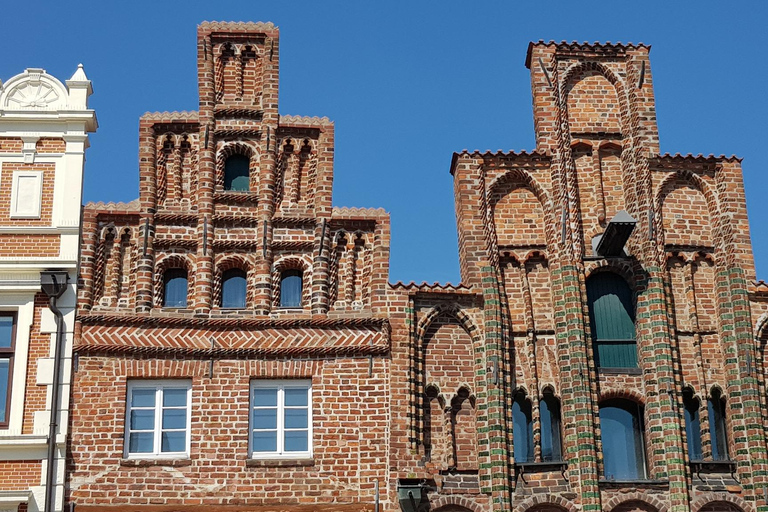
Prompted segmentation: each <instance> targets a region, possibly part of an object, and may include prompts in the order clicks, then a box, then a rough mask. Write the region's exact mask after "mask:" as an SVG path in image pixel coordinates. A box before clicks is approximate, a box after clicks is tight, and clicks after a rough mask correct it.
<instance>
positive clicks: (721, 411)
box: [707, 389, 728, 460]
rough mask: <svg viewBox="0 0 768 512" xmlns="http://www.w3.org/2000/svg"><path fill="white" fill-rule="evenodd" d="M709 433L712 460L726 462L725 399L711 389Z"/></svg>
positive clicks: (717, 391) (715, 390) (718, 392)
mask: <svg viewBox="0 0 768 512" xmlns="http://www.w3.org/2000/svg"><path fill="white" fill-rule="evenodd" d="M707 406H708V409H709V411H708V412H709V433H710V437H711V438H712V459H713V460H728V436H727V435H726V425H725V399H723V398H722V396H721V395H720V391H719V390H717V389H713V390H712V393H710V398H709V402H708V404H707Z"/></svg>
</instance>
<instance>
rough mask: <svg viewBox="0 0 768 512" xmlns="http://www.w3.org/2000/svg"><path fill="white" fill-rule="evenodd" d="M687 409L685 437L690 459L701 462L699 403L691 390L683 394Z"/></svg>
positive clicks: (684, 405) (684, 406)
mask: <svg viewBox="0 0 768 512" xmlns="http://www.w3.org/2000/svg"><path fill="white" fill-rule="evenodd" d="M683 408H684V409H685V435H686V437H687V438H688V458H690V460H701V458H702V453H701V424H700V422H699V401H698V400H696V399H695V398H693V393H692V392H691V391H690V390H686V391H684V392H683Z"/></svg>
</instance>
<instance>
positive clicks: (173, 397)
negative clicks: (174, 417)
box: [163, 388, 188, 407]
mask: <svg viewBox="0 0 768 512" xmlns="http://www.w3.org/2000/svg"><path fill="white" fill-rule="evenodd" d="M187 393H188V391H187V390H186V389H185V388H163V407H186V406H187Z"/></svg>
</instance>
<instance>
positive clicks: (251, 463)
mask: <svg viewBox="0 0 768 512" xmlns="http://www.w3.org/2000/svg"><path fill="white" fill-rule="evenodd" d="M245 465H246V467H249V468H293V467H312V466H314V465H315V459H246V460H245Z"/></svg>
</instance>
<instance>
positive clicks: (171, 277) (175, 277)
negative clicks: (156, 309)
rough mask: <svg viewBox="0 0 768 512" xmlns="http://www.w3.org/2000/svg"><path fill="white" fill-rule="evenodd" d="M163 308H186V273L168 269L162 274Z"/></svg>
mask: <svg viewBox="0 0 768 512" xmlns="http://www.w3.org/2000/svg"><path fill="white" fill-rule="evenodd" d="M163 307H166V308H185V307H187V271H186V270H184V269H183V268H169V269H168V270H166V271H165V273H164V274H163Z"/></svg>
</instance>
